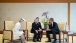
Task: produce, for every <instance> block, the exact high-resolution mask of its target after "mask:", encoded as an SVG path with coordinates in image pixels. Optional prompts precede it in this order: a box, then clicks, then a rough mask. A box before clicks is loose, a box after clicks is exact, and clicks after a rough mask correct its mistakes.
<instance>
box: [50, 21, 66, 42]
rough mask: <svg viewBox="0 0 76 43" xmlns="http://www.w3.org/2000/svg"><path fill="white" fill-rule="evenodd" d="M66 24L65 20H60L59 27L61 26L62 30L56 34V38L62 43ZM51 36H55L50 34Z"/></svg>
mask: <svg viewBox="0 0 76 43" xmlns="http://www.w3.org/2000/svg"><path fill="white" fill-rule="evenodd" d="M65 26H66V23H65V22H59V23H58V27H59V30H60V32H59V34H57V35H56V39H58V40H59V43H61V39H62V31H64V30H65ZM50 37H51V38H53V35H52V34H50Z"/></svg>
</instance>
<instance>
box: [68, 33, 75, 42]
mask: <svg viewBox="0 0 76 43" xmlns="http://www.w3.org/2000/svg"><path fill="white" fill-rule="evenodd" d="M69 36H72V43H73V36H76V33H73V34H68V43H69Z"/></svg>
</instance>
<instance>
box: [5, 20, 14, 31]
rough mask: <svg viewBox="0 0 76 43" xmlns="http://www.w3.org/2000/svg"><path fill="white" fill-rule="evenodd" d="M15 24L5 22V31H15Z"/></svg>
mask: <svg viewBox="0 0 76 43" xmlns="http://www.w3.org/2000/svg"><path fill="white" fill-rule="evenodd" d="M13 28H14V22H13V21H4V30H13Z"/></svg>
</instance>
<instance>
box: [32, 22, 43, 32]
mask: <svg viewBox="0 0 76 43" xmlns="http://www.w3.org/2000/svg"><path fill="white" fill-rule="evenodd" d="M39 28H40V29H42V26H41V23H40V22H39V23H37V24H36V23H35V22H33V23H32V29H31V33H34V32H35V30H39Z"/></svg>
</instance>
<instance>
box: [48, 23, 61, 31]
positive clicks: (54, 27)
mask: <svg viewBox="0 0 76 43" xmlns="http://www.w3.org/2000/svg"><path fill="white" fill-rule="evenodd" d="M49 29H51V31H54V32H59V27H58V25H57V23H56V22H53V26H52V24H49Z"/></svg>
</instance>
